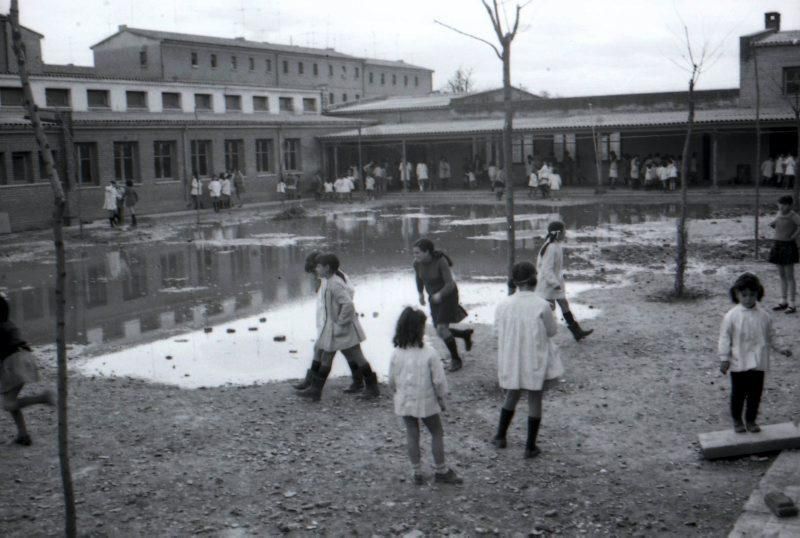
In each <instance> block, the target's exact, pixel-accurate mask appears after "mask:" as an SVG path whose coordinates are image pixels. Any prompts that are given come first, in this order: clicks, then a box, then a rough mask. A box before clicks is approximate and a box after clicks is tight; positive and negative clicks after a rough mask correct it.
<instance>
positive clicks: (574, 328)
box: [564, 312, 594, 342]
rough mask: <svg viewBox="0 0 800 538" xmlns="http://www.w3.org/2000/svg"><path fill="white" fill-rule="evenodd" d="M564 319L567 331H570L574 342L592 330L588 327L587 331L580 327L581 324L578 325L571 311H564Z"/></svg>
mask: <svg viewBox="0 0 800 538" xmlns="http://www.w3.org/2000/svg"><path fill="white" fill-rule="evenodd" d="M564 321H566V322H567V329H569V332H571V333H572V336H573V337H574V338H575V341H576V342H578V341H580V340H582V339H584V338H586V337H587V336H589V335H590V334H592V333H593V332H594V329H589V330H588V331H584V330H583V329H581V326H580V325H578V322H577V321H575V318H574V317H572V312H564Z"/></svg>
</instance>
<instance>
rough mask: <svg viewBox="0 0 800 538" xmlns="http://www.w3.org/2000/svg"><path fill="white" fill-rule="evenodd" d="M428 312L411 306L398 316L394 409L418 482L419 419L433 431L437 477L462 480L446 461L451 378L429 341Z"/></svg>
mask: <svg viewBox="0 0 800 538" xmlns="http://www.w3.org/2000/svg"><path fill="white" fill-rule="evenodd" d="M426 319H427V318H426V316H425V314H424V313H423V312H422V311H420V310H417V309H415V308H412V307H410V306H407V307H406V308H405V309H404V310H403V312H402V313H401V314H400V318H399V319H398V320H397V328H396V330H395V334H394V347H395V350H394V353H393V354H392V360H391V362H390V364H389V386H390V387H391V388H392V389H393V390H394V391H395V392H394V412H395V413H396V414H397V415H399V416H401V417H403V422H404V423H405V426H406V437H407V439H408V457H409V459H410V460H411V467H412V471H413V479H414V483H415V484H417V485H422V484H424V483H425V477H424V476H423V475H422V468H421V465H420V450H419V421H420V420H422V423H423V424H425V427H426V428H428V431H429V432H430V433H431V448H432V450H433V461H434V470H435V473H436V474H435V475H434V481H436V482H442V483H445V484H460V483H461V482H462V480H461V479H460V478H459V477H458V476H457V475H456V473H455V472H454V471H453V470H452V469H448V468H447V465H445V462H444V429H443V428H442V420H441V418H440V417H439V413H441V412H442V411H444V409H445V405H444V398H445V396H446V395H447V379H446V378H445V375H444V368H443V367H442V359H441V358H440V357H439V354H438V353H437V352H436V350H435V349H433V348H432V347H431V346H429V345H426V344H425V340H424V339H425V321H426Z"/></svg>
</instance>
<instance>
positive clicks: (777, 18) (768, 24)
mask: <svg viewBox="0 0 800 538" xmlns="http://www.w3.org/2000/svg"><path fill="white" fill-rule="evenodd" d="M764 30H774V31H775V32H780V31H781V14H780V13H778V12H777V11H770V12H769V13H764Z"/></svg>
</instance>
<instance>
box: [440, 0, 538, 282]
mask: <svg viewBox="0 0 800 538" xmlns="http://www.w3.org/2000/svg"><path fill="white" fill-rule="evenodd" d="M481 2H482V3H483V7H484V8H485V9H486V13H487V14H488V15H489V20H491V21H492V28H493V29H494V33H495V35H496V37H497V40H498V41H499V43H500V48H498V47H497V46H496V45H494V44H493V43H491V42H490V41H488V40H486V39H483V38H481V37H478V36H475V35H473V34H470V33H467V32H464V31H462V30H459V29H457V28H454V27H452V26H450V25H447V24H445V23H443V22H439V21H434V22H435V23H436V24H439V25H441V26H444V27H445V28H449V29H450V30H453V31H454V32H457V33H459V34H461V35H465V36H467V37H470V38H472V39H476V40H478V41H480V42H482V43H485V44H487V45H489V46H490V47H491V48H492V50H493V51H494V53H495V54H496V55H497V57H498V58H499V59H500V61H501V62H503V105H504V109H505V122H504V123H503V168H504V169H505V173H506V178H505V180H506V226H507V234H506V237H507V240H508V276H509V280H510V278H511V269H512V268H513V267H514V262H515V259H516V232H515V229H514V177H513V174H512V173H511V172H512V171H511V136H512V132H513V125H512V124H513V119H514V109H513V103H512V102H511V96H512V93H511V43H512V42H513V41H514V37H516V35H517V30H519V16H520V12H521V11H522V9H523V8H524V7H525V6H527V5H528V4H529V3H530V1H529V2H526V3H524V4H522V5H520V4H517V5H516V6H515V15H514V23H513V24H509V21H508V16H507V15H506V12H505V4H498V0H492V5H491V6H490V5H489V3H488V2H487V0H481ZM501 11H502V13H501ZM501 16H502V17H503V19H504V20H505V28H504V27H503V24H502V22H501V19H500V17H501ZM509 293H511V290H510V289H509Z"/></svg>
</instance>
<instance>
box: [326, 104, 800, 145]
mask: <svg viewBox="0 0 800 538" xmlns="http://www.w3.org/2000/svg"><path fill="white" fill-rule="evenodd" d="M793 117H794V116H793V114H792V113H791V110H788V109H787V110H784V109H780V110H762V111H761V119H762V120H763V121H781V120H790V119H793ZM752 121H755V109H741V108H735V109H734V108H732V109H712V110H698V111H696V113H695V123H697V124H700V125H702V124H715V123H721V124H731V123H734V124H735V123H742V122H752ZM685 123H686V111H669V112H610V113H600V114H591V115H590V114H586V113H582V114H573V115H559V116H540V117H517V118H514V129H515V130H521V131H549V132H552V131H563V130H566V129H590V128H591V127H592V126H594V127H597V128H600V129H603V130H608V129H609V128H622V127H669V126H681V125H684V124H685ZM502 130H503V119H502V118H491V119H476V120H455V121H439V122H420V123H398V124H389V125H373V126H371V127H364V128H362V129H361V137H362V138H384V137H398V136H420V135H421V136H434V135H468V134H480V133H499V132H502ZM357 137H358V131H357V130H349V131H343V132H340V133H331V134H327V135H323V136H321V137H320V138H323V139H337V140H338V139H352V138H357Z"/></svg>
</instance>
